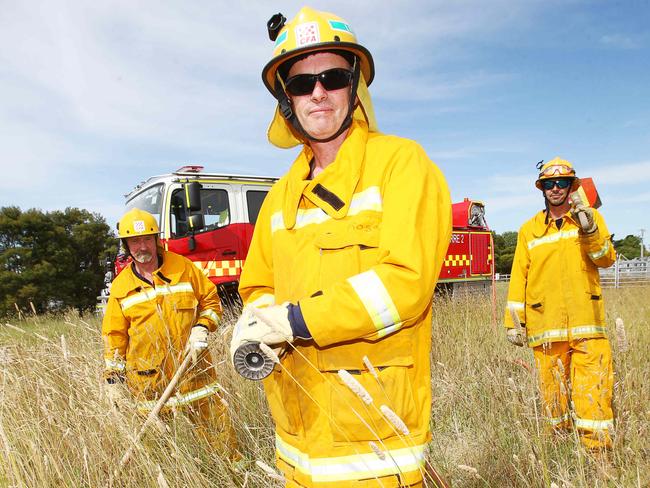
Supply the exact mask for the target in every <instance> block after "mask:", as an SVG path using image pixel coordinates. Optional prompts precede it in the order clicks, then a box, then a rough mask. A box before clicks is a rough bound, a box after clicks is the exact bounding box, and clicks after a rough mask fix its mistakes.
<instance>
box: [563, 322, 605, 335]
mask: <svg viewBox="0 0 650 488" xmlns="http://www.w3.org/2000/svg"><path fill="white" fill-rule="evenodd" d="M606 332H607V328H606V327H604V326H602V325H581V326H579V327H571V328H570V329H569V334H570V335H571V336H573V337H575V336H584V335H591V334H605V333H606Z"/></svg>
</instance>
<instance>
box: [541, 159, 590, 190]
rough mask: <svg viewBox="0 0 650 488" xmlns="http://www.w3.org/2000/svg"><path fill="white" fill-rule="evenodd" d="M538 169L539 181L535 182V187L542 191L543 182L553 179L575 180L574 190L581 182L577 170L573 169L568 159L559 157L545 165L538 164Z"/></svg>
mask: <svg viewBox="0 0 650 488" xmlns="http://www.w3.org/2000/svg"><path fill="white" fill-rule="evenodd" d="M537 169H538V170H539V176H538V177H537V181H535V186H536V187H537V188H538V189H539V190H541V189H542V181H543V180H549V179H553V178H571V179H573V180H575V181H574V184H573V185H572V188H573V187H574V186H576V187H577V185H578V184H579V180H578V178H577V177H576V170H575V169H574V168H573V165H572V164H571V163H570V162H569V161H567V160H566V159H562V158H559V157H557V158H553V159H551V160H550V161H548V162H547V163H544V164H541V163H538V166H537Z"/></svg>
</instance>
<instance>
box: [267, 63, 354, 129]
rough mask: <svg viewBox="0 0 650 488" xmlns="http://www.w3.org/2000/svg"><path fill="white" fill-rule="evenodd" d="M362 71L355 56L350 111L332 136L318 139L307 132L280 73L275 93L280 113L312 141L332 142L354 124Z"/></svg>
mask: <svg viewBox="0 0 650 488" xmlns="http://www.w3.org/2000/svg"><path fill="white" fill-rule="evenodd" d="M360 72H361V68H360V63H359V61H358V59H357V57H356V56H355V57H354V67H353V75H352V84H351V85H350V102H349V104H348V113H347V115H346V116H345V119H344V120H343V123H342V124H341V127H339V129H338V130H337V131H336V132H335V133H334V134H333V135H331V136H329V137H326V138H323V139H318V138H317V137H314V136H312V135H311V134H309V132H307V131H306V130H305V129H304V128H303V126H302V124H301V123H300V121H299V120H298V117H297V116H296V114H295V112H294V111H293V108H292V107H291V100H290V99H289V96H288V95H287V93H286V91H285V89H284V83H283V81H282V80H280V79H279V78H280V77H279V75H276V76H277V78H278V79H277V80H276V82H275V93H276V98H277V99H278V104H279V106H280V113H282V116H283V117H284V118H285V119H286V120H287V121H288V122H289V123H290V124H291V125H292V126H293V128H294V129H296V130H297V131H298V133H299V134H300V135H302V136H303V137H304V138H305V139H307V140H309V141H312V142H330V141H333V140H334V139H336V138H337V137H338V136H340V135H341V134H343V133H344V132H345V131H346V130H348V129H349V128H350V126H351V125H352V115H353V114H354V109H355V107H356V100H357V87H358V86H359V76H361V75H360Z"/></svg>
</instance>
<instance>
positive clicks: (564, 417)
mask: <svg viewBox="0 0 650 488" xmlns="http://www.w3.org/2000/svg"><path fill="white" fill-rule="evenodd" d="M568 421H569V414H568V413H565V414H564V415H562V416H560V417H551V418H549V419H548V423H549V424H551V425H560V424H561V423H562V422H568Z"/></svg>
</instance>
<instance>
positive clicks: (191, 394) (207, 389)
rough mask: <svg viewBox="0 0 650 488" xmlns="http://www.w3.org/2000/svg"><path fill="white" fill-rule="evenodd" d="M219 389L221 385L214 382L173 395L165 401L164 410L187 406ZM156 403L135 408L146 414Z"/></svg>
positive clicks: (142, 403)
mask: <svg viewBox="0 0 650 488" xmlns="http://www.w3.org/2000/svg"><path fill="white" fill-rule="evenodd" d="M220 389H221V385H219V383H218V382H216V381H215V382H214V383H210V384H209V385H206V386H204V387H203V388H199V389H198V390H193V391H188V392H187V393H183V394H182V395H175V396H173V397H171V398H170V399H169V400H167V403H165V408H174V407H181V406H183V405H187V404H188V403H192V402H195V401H197V400H200V399H201V398H206V397H209V396H210V395H214V394H215V393H216V392H218V391H219V390H220ZM157 403H158V400H147V401H142V402H138V403H137V408H138V410H140V411H143V412H146V411H149V410H153V408H154V407H155V406H156V404H157Z"/></svg>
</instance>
